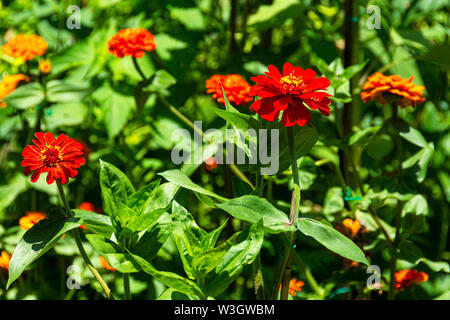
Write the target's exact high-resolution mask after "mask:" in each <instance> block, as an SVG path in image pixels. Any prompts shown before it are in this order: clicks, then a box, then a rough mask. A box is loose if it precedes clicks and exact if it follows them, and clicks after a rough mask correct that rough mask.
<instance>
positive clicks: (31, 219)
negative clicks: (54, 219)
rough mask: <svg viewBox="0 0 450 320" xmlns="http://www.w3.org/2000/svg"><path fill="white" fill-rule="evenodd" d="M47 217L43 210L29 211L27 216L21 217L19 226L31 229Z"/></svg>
mask: <svg viewBox="0 0 450 320" xmlns="http://www.w3.org/2000/svg"><path fill="white" fill-rule="evenodd" d="M45 218H47V216H46V215H45V213H43V212H27V213H26V215H25V216H23V217H22V218H20V220H19V226H20V228H21V229H24V230H28V229H31V228H32V227H33V226H34V225H35V224H36V223H38V222H39V221H41V220H43V219H45Z"/></svg>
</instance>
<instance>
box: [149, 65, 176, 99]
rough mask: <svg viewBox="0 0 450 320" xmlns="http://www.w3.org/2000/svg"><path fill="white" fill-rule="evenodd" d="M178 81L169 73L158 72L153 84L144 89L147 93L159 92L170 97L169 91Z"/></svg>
mask: <svg viewBox="0 0 450 320" xmlns="http://www.w3.org/2000/svg"><path fill="white" fill-rule="evenodd" d="M176 82H177V80H176V79H175V78H174V77H173V76H172V75H171V74H170V73H168V72H167V71H165V70H158V71H156V73H155V76H154V78H153V80H152V82H151V83H150V84H149V85H148V86H147V87H146V88H145V89H144V91H146V92H158V93H160V94H163V95H166V96H167V95H169V91H168V90H167V89H169V88H170V87H171V86H173V85H174V84H175V83H176Z"/></svg>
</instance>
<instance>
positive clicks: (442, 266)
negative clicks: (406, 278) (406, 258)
mask: <svg viewBox="0 0 450 320" xmlns="http://www.w3.org/2000/svg"><path fill="white" fill-rule="evenodd" d="M419 263H424V264H426V265H427V266H428V268H430V269H431V270H433V271H434V272H445V273H450V265H449V264H448V262H445V261H431V260H429V259H427V258H420V259H418V260H416V262H414V265H416V266H417V265H418V264H419Z"/></svg>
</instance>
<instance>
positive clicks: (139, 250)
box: [132, 212, 175, 261]
mask: <svg viewBox="0 0 450 320" xmlns="http://www.w3.org/2000/svg"><path fill="white" fill-rule="evenodd" d="M174 227H175V226H174V224H173V223H172V218H171V215H170V214H168V213H167V212H166V213H164V214H163V215H161V216H160V218H159V219H158V220H156V221H155V222H154V223H153V224H152V225H150V226H149V227H148V228H147V229H145V231H144V232H143V234H142V235H141V236H140V237H139V240H138V241H137V242H136V244H134V245H133V247H132V252H133V253H134V254H137V255H138V256H140V257H142V258H144V259H145V260H147V261H151V260H152V259H153V257H154V256H155V255H156V254H157V253H158V251H159V249H161V247H162V246H163V244H164V242H166V240H167V238H168V237H169V236H170V235H171V234H172V231H173V229H174Z"/></svg>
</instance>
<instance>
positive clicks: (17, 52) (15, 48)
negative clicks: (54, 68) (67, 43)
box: [2, 34, 48, 61]
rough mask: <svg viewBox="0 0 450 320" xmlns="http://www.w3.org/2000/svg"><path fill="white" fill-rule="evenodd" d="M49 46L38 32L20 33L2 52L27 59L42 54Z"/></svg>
mask: <svg viewBox="0 0 450 320" xmlns="http://www.w3.org/2000/svg"><path fill="white" fill-rule="evenodd" d="M47 48H48V43H47V41H45V40H44V38H42V37H40V36H38V35H36V34H32V35H25V34H19V35H17V36H16V37H15V38H13V39H11V40H10V41H8V43H6V44H5V45H4V46H3V47H2V53H3V54H5V55H7V56H10V57H13V58H20V59H22V60H24V61H27V60H31V59H33V58H34V57H35V56H42V55H43V54H44V53H45V51H46V50H47Z"/></svg>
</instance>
